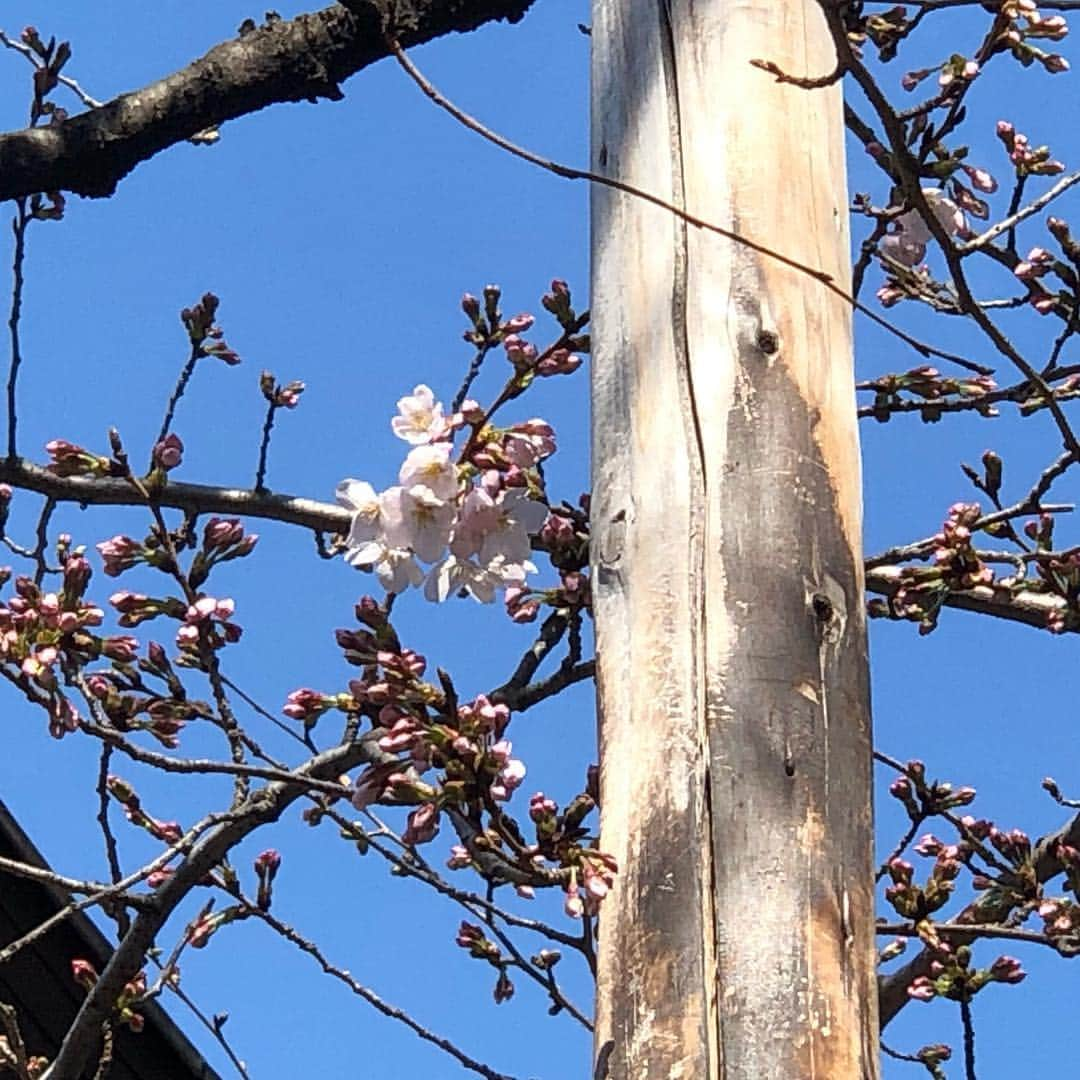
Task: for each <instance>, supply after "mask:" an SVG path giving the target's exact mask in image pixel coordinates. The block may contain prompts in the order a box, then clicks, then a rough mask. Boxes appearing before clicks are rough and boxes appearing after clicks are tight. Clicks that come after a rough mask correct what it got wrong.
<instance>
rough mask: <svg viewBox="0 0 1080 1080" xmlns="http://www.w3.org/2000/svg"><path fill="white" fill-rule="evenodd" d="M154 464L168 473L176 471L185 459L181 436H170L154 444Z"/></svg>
mask: <svg viewBox="0 0 1080 1080" xmlns="http://www.w3.org/2000/svg"><path fill="white" fill-rule="evenodd" d="M153 458H154V464H155V465H156V466H158V468H160V469H164V470H165V471H166V472H168V471H169V470H170V469H175V468H176V467H177V465H179V464H180V462H181V461H183V459H184V444H183V443H182V442H181V441H180V436H179V435H173V434H171V433H170V434H169V435H166V436H165V438H164V439H162V440H161V441H160V442H158V443H155V444H154V453H153Z"/></svg>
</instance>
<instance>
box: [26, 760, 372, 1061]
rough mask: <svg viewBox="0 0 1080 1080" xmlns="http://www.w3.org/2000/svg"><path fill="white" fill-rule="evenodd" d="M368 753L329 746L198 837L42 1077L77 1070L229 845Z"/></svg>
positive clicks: (120, 949) (127, 938)
mask: <svg viewBox="0 0 1080 1080" xmlns="http://www.w3.org/2000/svg"><path fill="white" fill-rule="evenodd" d="M376 753H377V751H376ZM370 758H371V751H370V749H369V747H368V744H367V743H366V742H358V743H353V744H351V745H346V746H338V747H334V748H333V749H331V750H327V751H325V752H324V753H322V754H320V755H318V756H317V757H315V758H312V759H311V760H310V761H309V762H307V763H306V764H305V765H303V766H302V767H301V768H300V769H298V770H297V778H296V779H295V780H289V781H276V782H274V783H271V784H269V785H267V786H266V787H264V788H262V789H260V790H259V791H256V792H254V793H253V794H252V795H251V796H250V797H249V798H248V799H247V801H246V802H245V803H244V804H243V805H241V806H240V807H237V808H235V810H234V811H233V813H232V814H230V815H229V820H228V821H227V822H225V823H224V824H222V825H220V826H218V827H216V828H214V829H212V830H211V831H210V832H209V833H208V834H207V835H206V836H205V837H204V838H203V839H202V840H200V841H199V842H198V843H197V844H196V845H195V847H194V848H193V849H192V851H191V854H190V855H189V856H188V857H187V859H186V860H185V861H184V862H182V863H181V864H180V865H179V866H178V867H177V868H176V871H175V873H174V874H173V875H172V876H171V877H170V878H169V879H168V880H167V881H166V882H165V883H164V884H163V885H162V886H161V887H160V888H159V889H158V890H157V891H156V892H155V894H154V896H153V898H152V906H150V907H149V908H148V909H147V910H145V911H142V912H141V913H140V914H139V915H138V917H137V918H136V919H135V921H134V923H133V924H132V927H131V930H130V931H129V932H128V933H127V934H126V935H125V936H124V938H123V940H122V941H121V942H120V944H119V945H118V946H117V948H116V951H115V952H114V953H113V955H112V958H111V959H110V960H109V963H108V965H107V966H106V967H105V970H104V971H103V972H102V973H101V977H100V978H99V980H98V982H97V983H96V984H95V985H94V988H93V989H92V990H91V991H90V992H89V994H88V995H87V997H86V1000H85V1001H84V1002H83V1004H82V1008H81V1009H80V1010H79V1014H78V1016H77V1017H76V1018H75V1022H74V1023H73V1024H72V1026H71V1028H70V1029H69V1030H68V1033H67V1035H66V1036H65V1038H64V1042H63V1044H62V1045H61V1047H60V1052H59V1053H58V1054H57V1056H56V1058H55V1059H54V1061H53V1062H52V1064H51V1065H50V1066H49V1068H48V1070H47V1071H46V1073H45V1074H44V1077H43V1080H67V1078H68V1077H75V1076H79V1075H81V1072H82V1069H83V1068H84V1067H85V1065H86V1063H87V1060H88V1058H89V1055H90V1053H91V1052H92V1048H93V1045H94V1040H95V1039H96V1037H97V1033H98V1032H99V1031H100V1029H101V1024H102V1023H103V1022H104V1021H105V1019H106V1018H107V1017H108V1016H109V1015H110V1014H111V1013H112V1010H113V1006H114V1003H115V1001H116V999H117V997H118V996H119V994H120V992H121V990H122V989H123V987H124V984H125V983H127V982H128V980H130V979H131V978H132V977H133V976H134V975H135V973H136V972H137V971H138V970H139V968H140V967H141V966H142V964H143V961H144V958H145V956H146V950H147V949H149V948H150V947H151V945H153V943H154V939H155V938H156V936H157V934H158V931H159V930H160V929H161V928H162V927H163V926H164V924H165V922H166V921H167V919H168V917H169V916H170V915H171V914H172V912H173V910H174V909H175V908H176V906H177V904H179V903H180V901H181V900H183V898H184V897H185V896H186V895H187V894H188V893H189V892H190V891H191V889H192V888H194V887H195V886H196V885H198V884H199V883H200V882H202V881H203V879H204V878H205V877H206V875H207V874H208V873H209V872H210V871H211V870H213V869H214V867H215V866H217V864H218V863H219V862H220V861H221V859H222V858H224V857H225V856H226V855H227V854H228V853H229V851H230V850H232V848H233V847H235V846H236V845H237V844H238V843H240V841H241V840H243V838H244V837H245V836H247V835H248V834H249V833H251V832H252V831H254V830H255V829H257V828H258V827H259V826H260V825H264V824H266V823H268V822H271V821H276V820H277V819H278V818H279V817H280V816H281V814H282V812H283V811H284V810H285V809H286V808H287V807H288V806H289V805H290V804H291V803H293V802H294V801H295V800H296V799H298V798H299V797H300V796H301V795H303V794H305V792H306V790H307V785H306V781H308V780H311V779H314V780H329V779H332V778H334V777H337V776H340V775H341V773H342V772H345V771H347V770H349V769H351V768H354V767H355V766H357V765H359V764H361V763H362V762H365V761H367V760H370Z"/></svg>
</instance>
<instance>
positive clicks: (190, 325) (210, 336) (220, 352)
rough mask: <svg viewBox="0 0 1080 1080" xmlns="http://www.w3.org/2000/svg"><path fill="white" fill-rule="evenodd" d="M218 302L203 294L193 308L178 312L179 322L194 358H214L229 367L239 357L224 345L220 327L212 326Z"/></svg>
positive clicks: (214, 297)
mask: <svg viewBox="0 0 1080 1080" xmlns="http://www.w3.org/2000/svg"><path fill="white" fill-rule="evenodd" d="M220 302H221V301H220V300H218V298H217V297H216V296H215V295H214V294H213V293H205V294H204V295H203V298H202V299H201V300H200V301H199V302H198V303H197V304H196V305H195V306H194V307H189V308H184V309H183V310H182V311H181V312H180V321H181V322H182V323H183V324H184V327H185V328H186V329H187V332H188V339H189V340H190V341H191V347H192V349H193V351H194V355H195V356H197V357H203V356H216V357H218V358H219V359H220V360H223V361H224V362H225V363H226V364H228V365H230V367H231V366H234V365H236V364H239V363H240V357H239V356H237V355H236V353H235V352H234V351H233V350H232V349H230V348H229V346H228V345H226V343H225V341H224V340H223V339H224V333H223V331H222V329H221V327H220V326H216V325H215V324H214V318H215V317H216V315H217V309H218V305H219V304H220Z"/></svg>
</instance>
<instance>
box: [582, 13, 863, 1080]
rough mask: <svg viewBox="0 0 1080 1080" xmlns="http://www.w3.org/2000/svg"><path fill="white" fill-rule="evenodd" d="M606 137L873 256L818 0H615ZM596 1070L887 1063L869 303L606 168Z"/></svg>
mask: <svg viewBox="0 0 1080 1080" xmlns="http://www.w3.org/2000/svg"><path fill="white" fill-rule="evenodd" d="M592 46H593V106H592V108H593V168H594V170H595V171H597V172H599V173H602V174H604V175H606V176H609V177H613V178H617V179H619V180H621V181H624V182H627V183H630V184H633V185H635V186H636V187H638V188H641V189H644V190H646V191H648V192H650V193H652V194H655V195H657V196H659V197H661V198H663V199H665V200H668V201H670V202H671V203H674V204H676V205H679V206H683V207H685V209H686V210H688V211H689V212H691V213H693V214H696V215H698V216H700V217H702V218H704V219H706V220H708V221H711V222H713V223H715V224H717V225H720V226H724V227H726V228H729V229H732V230H735V231H737V232H738V233H739V234H741V235H744V236H747V237H749V238H751V239H753V240H755V241H757V242H759V243H763V244H765V245H768V246H769V247H770V248H772V249H775V250H776V251H778V252H781V253H783V254H784V255H786V256H789V257H792V258H794V259H797V260H800V261H801V262H804V263H806V264H808V265H811V266H813V267H817V268H820V269H822V270H825V271H827V272H828V273H830V274H832V275H833V276H834V278H835V279H836V281H838V282H840V283H844V282H846V281H847V280H848V279H849V275H850V260H849V251H848V233H847V196H846V188H845V181H844V155H843V127H842V114H841V101H840V89H839V87H837V86H833V87H830V88H828V89H818V90H806V89H801V88H798V87H795V86H791V85H780V84H778V83H777V82H775V81H774V79H773V78H772V77H771V76H769V75H768V74H766V73H764V72H763V71H761V70H758V69H756V68H754V67H752V66H751V65H750V63H749V61H750V60H751V59H754V58H761V59H768V60H772V61H774V62H775V63H776V64H778V65H779V66H780V68H781V69H782V70H784V71H785V72H788V73H790V74H794V75H798V76H818V75H822V74H825V73H827V72H829V71H830V70H832V69H833V67H834V65H835V53H834V50H833V48H832V45H831V43H830V40H829V37H828V34H827V32H826V27H825V22H824V18H823V16H822V14H821V11H820V10H819V7H818V3H817V0H594V3H593V22H592ZM592 212H593V223H592V229H593V233H592V236H593V282H592V298H593V304H592V312H593V331H594V337H593V342H594V365H595V366H594V381H593V417H594V419H593V425H594V427H593V463H594V464H593V548H594V553H593V562H594V566H593V569H594V588H595V613H596V631H597V643H598V681H599V700H600V713H601V798H602V813H603V824H602V833H603V835H602V847H603V849H604V850H605V851H608V852H611V853H612V854H613V855H614V856H615V857H616V858H617V859H618V861H619V864H620V874H619V878H618V881H617V884H616V887H615V889H614V891H613V893H612V895H611V896H610V897H609V898H608V899H607V900H605V902H604V908H603V912H602V915H601V919H600V928H599V950H600V953H599V967H600V971H599V990H598V1009H597V1013H598V1015H597V1041H596V1050H597V1056H596V1064H595V1066H594V1069H595V1076H596V1077H598V1078H599V1077H610V1078H611V1080H678V1078H682V1080H706V1078H707V1080H719V1078H721V1077H723V1078H725V1080H766V1078H776V1080H804V1078H819V1080H846V1078H860V1080H861V1078H864V1077H867V1078H873V1077H876V1076H877V1075H878V1067H877V1043H878V1040H877V1009H876V1000H875V980H874V947H873V896H872V883H871V876H872V875H871V801H870V716H869V693H868V679H867V658H866V641H865V625H864V619H863V597H862V590H863V581H862V570H861V537H860V524H861V522H860V505H861V502H860V475H859V457H858V442H857V435H856V430H855V422H856V421H855V402H854V390H853V379H852V356H851V326H850V321H851V320H850V311H849V309H848V307H847V305H846V304H845V303H844V302H843V301H842V300H840V299H838V298H837V297H836V296H834V295H833V294H831V293H830V292H829V291H828V290H827V289H825V288H824V287H822V285H821V284H820V283H819V282H816V281H814V280H813V279H812V278H810V277H808V276H806V275H805V274H800V273H799V272H797V271H794V270H792V269H791V268H789V267H787V266H784V265H782V264H781V263H779V262H777V261H776V260H773V259H770V258H769V257H767V256H764V255H761V254H758V253H756V252H754V251H751V250H749V249H747V248H745V247H741V246H739V245H737V244H736V243H734V242H732V241H730V240H727V239H724V238H722V237H719V236H717V235H716V234H713V233H708V232H706V231H703V230H701V229H696V228H694V227H693V226H688V225H686V224H684V223H683V222H682V221H681V220H679V219H678V218H677V217H676V216H674V215H672V214H671V213H669V212H667V211H665V210H663V209H662V208H659V207H656V206H654V205H649V204H648V203H647V202H644V201H642V200H641V199H638V198H635V197H633V196H632V195H628V194H625V193H620V192H617V191H612V190H610V189H607V188H604V187H601V186H595V185H594V187H593V194H592Z"/></svg>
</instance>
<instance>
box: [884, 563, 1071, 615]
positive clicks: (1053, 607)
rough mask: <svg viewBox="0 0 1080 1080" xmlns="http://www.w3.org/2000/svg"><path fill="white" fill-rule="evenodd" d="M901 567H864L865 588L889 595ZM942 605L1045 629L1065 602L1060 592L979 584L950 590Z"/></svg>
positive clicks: (894, 586)
mask: <svg viewBox="0 0 1080 1080" xmlns="http://www.w3.org/2000/svg"><path fill="white" fill-rule="evenodd" d="M901 573H902V567H899V566H875V567H873V568H868V569H867V571H866V591H867V592H872V593H878V594H880V595H881V596H892V595H893V594H894V593H895V592H896V590H897V589H898V588H899V587H900V575H901ZM945 606H946V607H953V608H959V609H960V610H961V611H974V612H978V613H979V614H980V615H993V616H994V617H995V618H997V619H1008V620H1009V621H1010V622H1019V623H1024V624H1025V625H1026V626H1035V627H1038V628H1039V629H1040V630H1045V629H1046V628H1047V625H1048V619H1049V616H1050V613H1051V612H1054V611H1058V610H1060V609H1061V608H1063V607H1064V606H1065V602H1064V601H1063V600H1062V599H1061V597H1060V596H1053V595H1051V594H1049V593H1040V592H1032V591H1025V592H1018V593H1009V592H1006V591H1005V590H1004V589H993V588H990V587H989V586H987V585H980V586H978V587H977V588H974V589H966V590H964V591H963V592H959V591H957V592H950V593H949V595H948V596H947V597H946V598H945Z"/></svg>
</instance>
